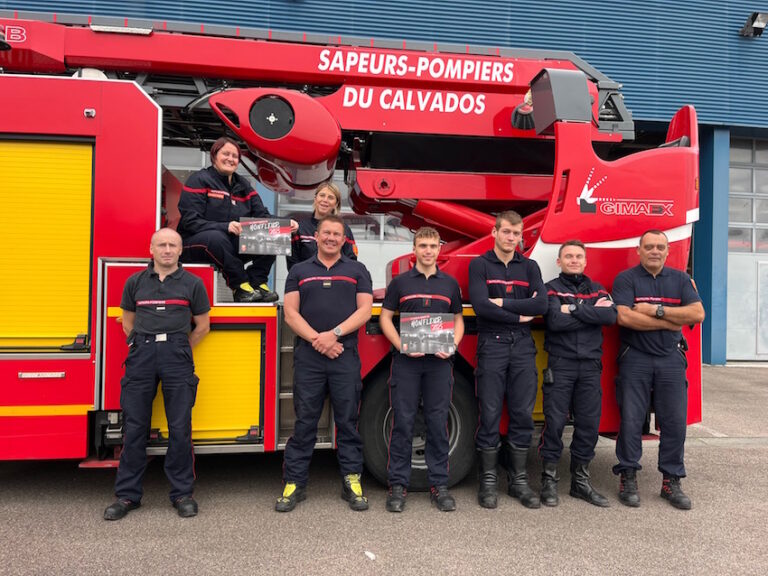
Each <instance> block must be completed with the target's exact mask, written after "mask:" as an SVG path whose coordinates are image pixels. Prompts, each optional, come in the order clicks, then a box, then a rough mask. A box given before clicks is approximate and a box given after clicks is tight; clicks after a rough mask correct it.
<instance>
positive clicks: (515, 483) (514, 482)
mask: <svg viewBox="0 0 768 576" xmlns="http://www.w3.org/2000/svg"><path fill="white" fill-rule="evenodd" d="M504 448H505V450H506V451H507V457H506V464H507V475H508V477H509V487H508V489H507V494H509V495H510V496H512V498H517V499H518V500H520V503H521V504H522V505H523V506H525V507H526V508H541V501H540V500H539V497H538V496H537V495H536V493H535V492H534V491H533V490H531V487H530V486H529V485H528V471H527V469H526V466H527V462H528V448H518V447H517V446H515V445H514V444H509V443H507V444H505V445H504Z"/></svg>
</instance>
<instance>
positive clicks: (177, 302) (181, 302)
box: [136, 300, 189, 306]
mask: <svg viewBox="0 0 768 576" xmlns="http://www.w3.org/2000/svg"><path fill="white" fill-rule="evenodd" d="M160 305H163V306H166V305H167V306H170V305H175V306H189V302H188V301H187V300H139V301H138V302H136V306H160Z"/></svg>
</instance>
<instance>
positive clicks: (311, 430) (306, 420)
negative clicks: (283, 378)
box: [283, 338, 363, 486]
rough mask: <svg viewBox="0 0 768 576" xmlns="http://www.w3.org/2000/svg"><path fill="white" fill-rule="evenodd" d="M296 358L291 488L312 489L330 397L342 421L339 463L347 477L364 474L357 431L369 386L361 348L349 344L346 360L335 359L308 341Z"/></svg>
mask: <svg viewBox="0 0 768 576" xmlns="http://www.w3.org/2000/svg"><path fill="white" fill-rule="evenodd" d="M352 342H355V341H354V340H353V341H352ZM293 358H294V361H293V406H294V410H295V411H296V424H295V426H294V430H293V435H292V436H291V437H290V438H289V439H288V443H287V444H286V446H285V457H284V459H283V479H284V480H285V482H286V483H288V482H294V483H295V484H297V485H299V486H306V485H307V481H308V480H309V463H310V460H311V459H312V453H313V452H314V450H315V442H316V441H317V422H318V420H319V419H320V415H321V414H322V411H323V403H324V402H325V397H326V395H327V394H329V393H330V396H331V406H332V407H333V417H334V420H335V422H336V444H337V447H338V452H337V458H338V460H339V468H340V470H341V474H342V476H346V475H347V474H361V473H362V471H363V442H362V440H361V439H360V433H359V432H358V431H357V415H358V412H359V410H360V392H361V391H362V388H363V384H362V381H361V380H360V356H359V355H358V352H357V344H356V343H355V344H354V345H352V343H351V342H350V347H349V348H347V347H346V344H345V348H344V352H342V353H341V356H339V357H338V358H336V359H335V360H332V359H330V358H328V357H327V356H324V355H323V354H320V353H319V352H317V351H316V350H315V349H314V348H312V345H311V344H310V343H309V342H307V341H306V340H303V339H301V338H297V344H296V347H295V349H294V355H293Z"/></svg>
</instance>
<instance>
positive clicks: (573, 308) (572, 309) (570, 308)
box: [568, 304, 577, 314]
mask: <svg viewBox="0 0 768 576" xmlns="http://www.w3.org/2000/svg"><path fill="white" fill-rule="evenodd" d="M576 308H577V306H576V304H568V312H570V313H571V314H573V313H574V312H576Z"/></svg>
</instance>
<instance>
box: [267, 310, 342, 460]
mask: <svg viewBox="0 0 768 576" xmlns="http://www.w3.org/2000/svg"><path fill="white" fill-rule="evenodd" d="M279 338H280V358H279V362H280V364H279V378H280V381H279V384H280V385H279V387H278V397H277V414H278V433H277V448H278V449H279V450H282V449H284V448H285V444H286V442H288V438H290V436H291V434H292V433H293V426H294V424H295V422H296V415H295V414H294V411H293V345H294V340H295V338H296V335H295V334H294V333H293V330H291V329H290V328H289V327H288V325H287V324H286V323H285V320H284V315H283V314H282V310H281V313H280V334H279ZM335 444H336V426H335V425H334V422H333V411H332V409H331V405H330V401H329V398H328V397H326V398H325V403H324V404H323V412H322V413H321V414H320V420H319V422H318V425H317V443H316V444H315V448H333V447H334V446H335Z"/></svg>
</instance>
